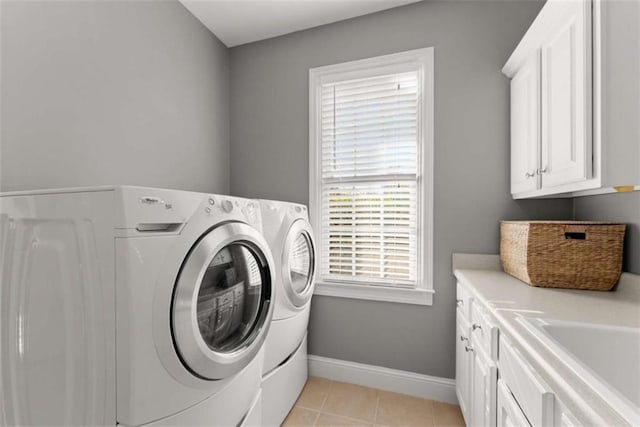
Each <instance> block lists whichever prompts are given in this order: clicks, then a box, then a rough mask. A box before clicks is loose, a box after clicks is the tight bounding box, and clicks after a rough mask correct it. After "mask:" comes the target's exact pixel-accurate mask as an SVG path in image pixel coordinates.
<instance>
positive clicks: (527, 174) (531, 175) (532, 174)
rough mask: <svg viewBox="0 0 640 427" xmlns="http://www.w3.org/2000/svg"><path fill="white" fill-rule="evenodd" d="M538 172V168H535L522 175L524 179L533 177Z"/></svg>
mask: <svg viewBox="0 0 640 427" xmlns="http://www.w3.org/2000/svg"><path fill="white" fill-rule="evenodd" d="M537 174H538V170H537V169H535V170H534V171H533V172H525V174H524V177H525V178H526V179H529V178H534V177H535V176H536V175H537Z"/></svg>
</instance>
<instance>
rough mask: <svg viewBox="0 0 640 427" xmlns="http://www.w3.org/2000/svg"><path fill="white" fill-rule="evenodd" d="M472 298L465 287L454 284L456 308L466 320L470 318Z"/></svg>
mask: <svg viewBox="0 0 640 427" xmlns="http://www.w3.org/2000/svg"><path fill="white" fill-rule="evenodd" d="M472 300H473V298H472V297H471V294H470V293H469V291H468V290H467V288H466V287H464V286H463V285H461V284H460V282H458V284H457V285H456V304H457V305H458V309H459V310H460V312H461V313H462V315H463V316H464V318H465V319H466V320H469V319H470V318H471V301H472Z"/></svg>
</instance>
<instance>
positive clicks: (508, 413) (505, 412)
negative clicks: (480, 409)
mask: <svg viewBox="0 0 640 427" xmlns="http://www.w3.org/2000/svg"><path fill="white" fill-rule="evenodd" d="M497 425H498V427H529V426H531V424H529V421H527V418H526V417H525V416H524V414H523V413H522V411H521V410H520V407H519V406H518V403H517V402H516V400H515V399H514V398H513V395H512V394H511V392H510V391H509V389H508V388H507V386H506V385H505V384H504V383H503V382H502V381H498V419H497Z"/></svg>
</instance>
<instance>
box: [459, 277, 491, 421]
mask: <svg viewBox="0 0 640 427" xmlns="http://www.w3.org/2000/svg"><path fill="white" fill-rule="evenodd" d="M459 289H460V288H459ZM458 299H459V301H464V302H466V303H467V304H468V305H469V304H470V305H471V307H469V308H470V310H463V309H462V306H460V307H459V308H458V309H457V311H456V313H457V314H456V329H457V333H456V394H457V396H458V402H459V404H460V410H461V411H462V414H463V416H464V420H465V422H466V423H467V425H468V426H482V427H484V426H487V427H489V426H495V425H496V386H497V380H498V373H497V372H498V371H497V367H496V364H495V361H494V360H492V359H491V354H492V350H491V349H492V348H494V347H495V344H494V343H493V342H492V341H493V339H494V338H497V334H496V333H495V332H496V331H495V330H494V328H492V327H491V326H490V325H489V324H488V323H487V320H486V319H484V318H483V319H478V318H477V316H478V314H477V312H476V310H474V304H475V302H474V301H473V299H472V298H468V297H466V295H464V290H463V292H462V293H461V292H459V295H458ZM467 313H469V314H470V316H471V319H469V318H468V317H467ZM474 317H476V318H474Z"/></svg>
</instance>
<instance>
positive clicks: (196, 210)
mask: <svg viewBox="0 0 640 427" xmlns="http://www.w3.org/2000/svg"><path fill="white" fill-rule="evenodd" d="M0 212H1V214H2V217H1V218H2V220H1V222H0V224H1V227H0V230H3V231H2V234H1V235H0V237H1V238H0V245H1V247H2V248H3V251H2V258H0V268H1V270H0V273H1V274H2V280H3V282H2V283H3V289H2V298H0V301H2V304H3V307H2V308H3V311H2V316H3V317H2V326H3V327H2V328H1V329H0V339H1V340H2V343H3V346H2V348H3V350H2V358H3V360H2V362H3V363H2V365H1V368H0V369H1V371H0V374H1V376H0V380H1V385H2V391H3V398H4V399H3V410H2V411H0V412H1V413H2V414H3V416H4V417H5V419H4V420H3V421H5V422H6V423H7V424H21V425H35V424H60V425H89V424H90V425H115V424H116V423H118V424H121V425H127V426H140V425H147V424H153V425H169V424H172V425H176V424H180V425H204V424H209V425H238V424H240V423H241V421H242V420H243V419H244V418H246V417H247V414H250V415H251V416H250V418H251V419H255V417H256V415H255V412H256V410H255V407H256V406H257V407H260V405H257V404H256V399H258V398H259V396H260V379H261V372H262V356H261V354H262V345H263V342H264V340H265V337H266V334H267V331H268V328H269V325H270V321H271V318H272V315H273V309H274V304H273V300H274V297H275V289H274V287H273V286H272V278H273V277H274V275H275V272H274V269H273V258H272V255H271V252H270V249H269V247H268V244H267V242H266V241H265V239H264V238H263V237H262V235H261V217H260V213H259V206H258V203H256V202H253V201H249V200H244V199H239V198H233V197H228V196H220V195H208V194H202V193H193V192H183V191H173V190H161V189H150V188H140V187H101V188H90V189H69V190H51V191H44V192H28V193H10V194H3V195H2V206H1V211H0ZM5 283H8V285H7V286H5ZM25 289H27V290H26V291H25ZM11 307H13V308H11ZM5 308H6V309H7V310H5ZM7 311H9V314H6V313H7ZM47 319H48V321H47ZM48 344H53V347H51V348H48ZM7 346H8V347H7ZM7 396H8V398H7ZM251 408H254V410H253V412H252V411H251Z"/></svg>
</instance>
